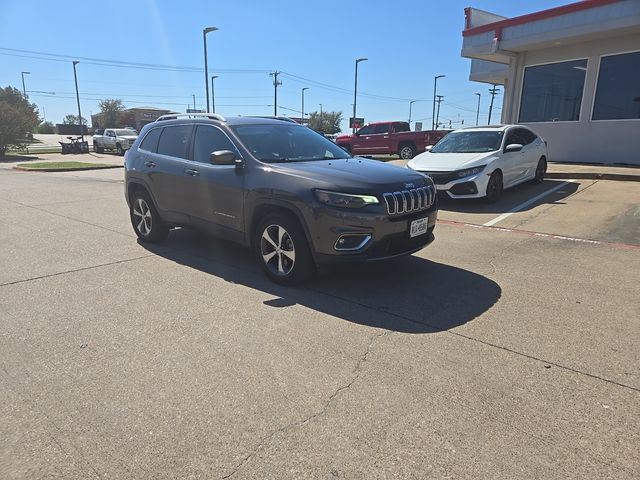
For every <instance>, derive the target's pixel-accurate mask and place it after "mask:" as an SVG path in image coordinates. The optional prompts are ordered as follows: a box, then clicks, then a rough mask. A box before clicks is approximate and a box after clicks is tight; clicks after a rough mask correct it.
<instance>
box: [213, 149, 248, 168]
mask: <svg viewBox="0 0 640 480" xmlns="http://www.w3.org/2000/svg"><path fill="white" fill-rule="evenodd" d="M209 162H210V163H211V164H213V165H235V166H236V167H238V168H242V167H243V166H244V160H242V158H239V157H238V156H237V155H236V154H235V152H232V151H231V150H217V151H215V152H211V155H210V156H209Z"/></svg>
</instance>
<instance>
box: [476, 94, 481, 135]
mask: <svg viewBox="0 0 640 480" xmlns="http://www.w3.org/2000/svg"><path fill="white" fill-rule="evenodd" d="M476 95H477V96H478V109H477V110H476V127H477V126H478V119H479V118H480V97H481V96H482V95H480V94H479V93H476Z"/></svg>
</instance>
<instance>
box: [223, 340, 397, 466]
mask: <svg viewBox="0 0 640 480" xmlns="http://www.w3.org/2000/svg"><path fill="white" fill-rule="evenodd" d="M392 333H393V331H391V330H384V331H383V332H381V333H376V334H374V335H372V336H371V337H370V338H369V344H368V345H367V348H366V350H365V351H364V353H363V354H362V355H360V357H359V358H358V361H357V362H356V364H355V366H354V367H353V370H352V371H351V380H349V382H347V383H346V384H345V385H342V386H340V387H338V388H337V389H336V390H335V391H334V392H333V393H332V394H331V395H329V397H328V398H327V400H326V401H325V402H324V405H323V406H322V408H320V410H318V411H317V412H314V413H312V414H310V415H308V416H306V417H305V418H303V419H302V420H298V421H296V422H292V423H290V424H288V425H285V426H283V427H280V428H278V429H277V430H274V431H273V432H271V433H270V434H268V435H266V436H264V437H262V439H261V440H260V442H258V444H257V445H256V447H255V448H254V449H253V450H251V452H249V453H248V454H247V455H245V456H244V457H243V458H242V460H240V462H239V463H238V464H237V465H236V466H235V467H233V469H232V470H231V471H230V472H229V473H227V474H226V475H223V476H222V477H221V478H222V479H227V478H231V477H233V476H234V475H235V474H236V473H237V472H238V471H239V470H240V469H241V468H242V467H243V466H244V465H245V464H246V463H247V462H249V461H250V460H251V459H252V458H253V457H254V456H255V455H256V454H257V453H258V452H259V451H260V450H261V449H262V448H263V447H264V446H265V445H266V444H268V443H269V442H270V441H271V440H272V439H273V438H274V437H275V436H276V435H278V434H280V433H285V432H288V431H290V430H293V429H295V428H298V427H302V426H304V425H307V424H308V423H309V422H311V421H312V420H314V419H316V418H318V417H320V416H322V415H323V414H324V413H325V412H326V411H327V410H328V409H329V408H330V407H331V405H332V403H334V401H335V400H336V398H338V396H339V395H340V394H341V393H342V392H344V391H346V390H349V389H350V388H351V386H352V385H353V384H354V383H355V382H357V381H358V379H359V378H360V375H361V374H362V365H363V364H364V363H365V362H366V361H367V358H368V357H369V354H370V353H371V350H372V348H373V344H374V343H375V342H376V340H378V339H380V338H382V337H384V336H387V335H390V334H392Z"/></svg>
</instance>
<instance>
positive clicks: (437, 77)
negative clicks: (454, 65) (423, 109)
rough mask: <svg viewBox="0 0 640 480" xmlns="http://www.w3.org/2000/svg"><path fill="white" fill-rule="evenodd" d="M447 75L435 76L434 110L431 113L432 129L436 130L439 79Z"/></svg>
mask: <svg viewBox="0 0 640 480" xmlns="http://www.w3.org/2000/svg"><path fill="white" fill-rule="evenodd" d="M445 76H446V75H436V76H435V77H434V78H433V112H432V113H431V130H435V125H436V93H437V88H438V79H439V78H443V77H445Z"/></svg>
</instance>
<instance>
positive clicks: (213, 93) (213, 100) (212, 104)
mask: <svg viewBox="0 0 640 480" xmlns="http://www.w3.org/2000/svg"><path fill="white" fill-rule="evenodd" d="M214 78H218V75H212V76H211V113H216V94H215V92H214V91H213V79H214Z"/></svg>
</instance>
